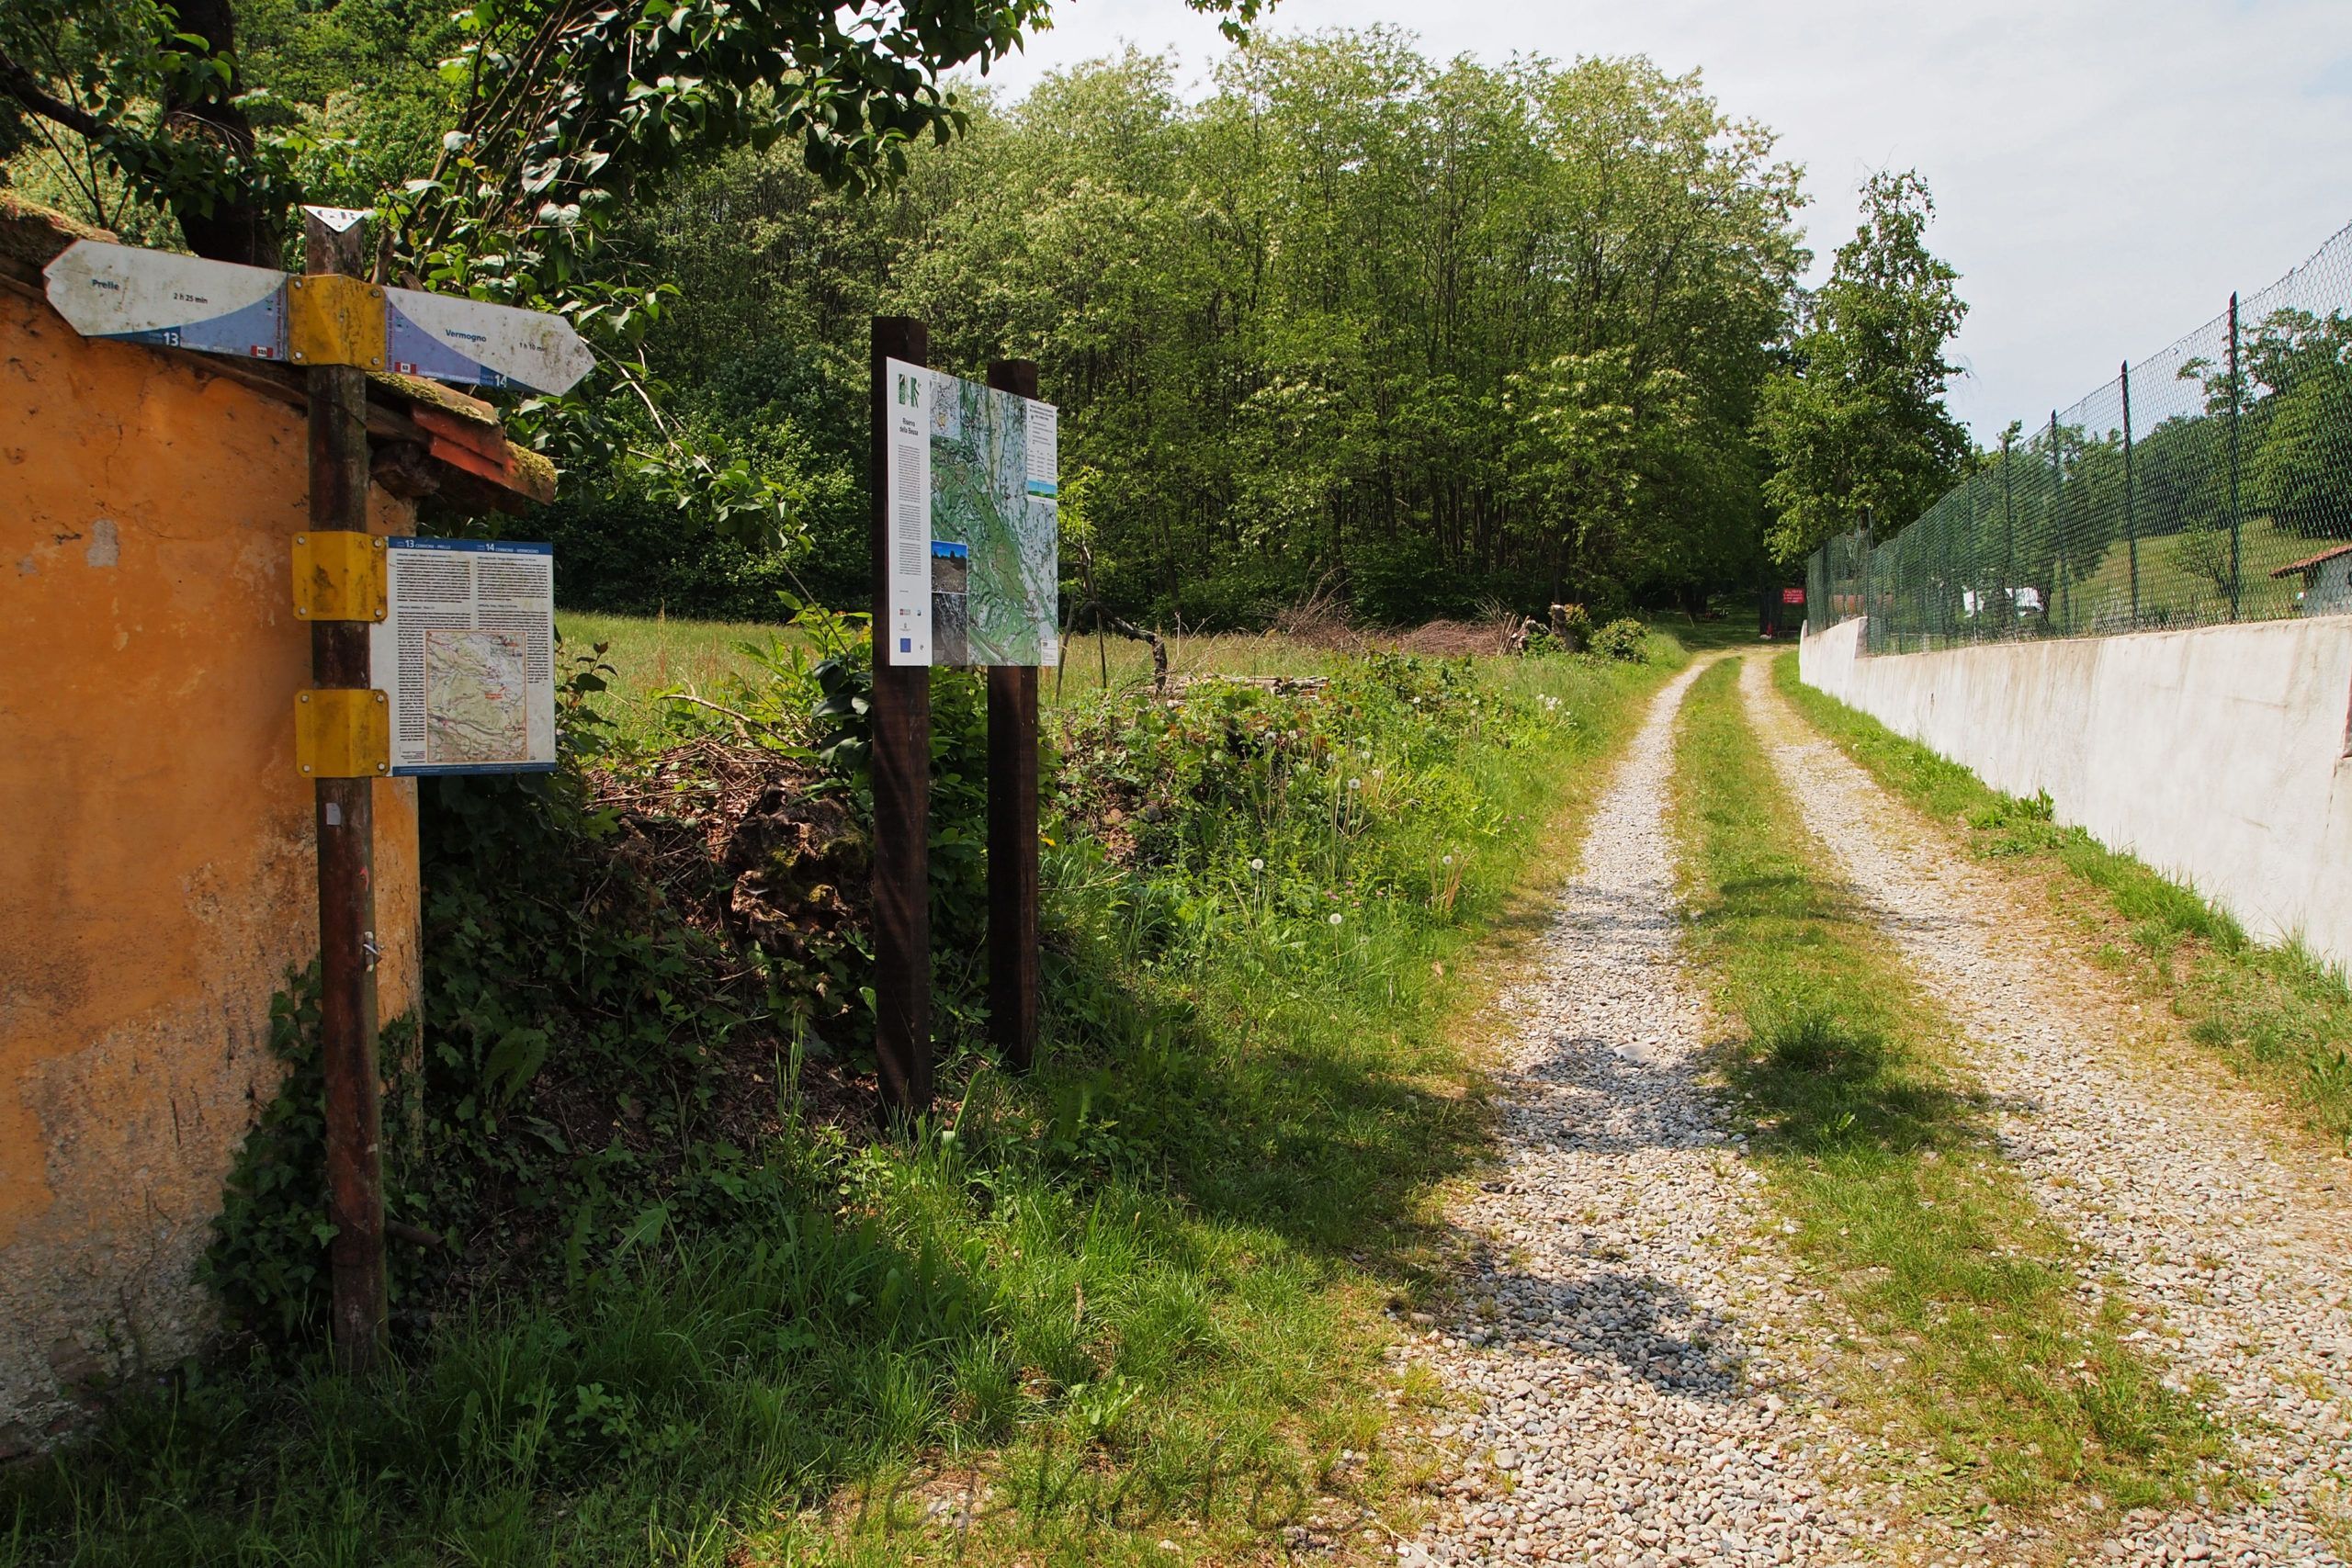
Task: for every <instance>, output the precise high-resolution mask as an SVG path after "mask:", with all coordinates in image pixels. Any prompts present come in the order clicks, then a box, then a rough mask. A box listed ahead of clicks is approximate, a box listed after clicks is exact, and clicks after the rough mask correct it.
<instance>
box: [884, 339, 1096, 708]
mask: <svg viewBox="0 0 2352 1568" xmlns="http://www.w3.org/2000/svg"><path fill="white" fill-rule="evenodd" d="M887 364H888V378H889V388H888V393H889V397H890V404H889V406H888V408H887V409H886V410H885V411H884V412H885V416H886V422H887V426H888V432H889V446H888V472H887V473H886V474H885V476H884V482H885V484H887V485H888V491H889V496H890V531H889V547H890V560H889V574H888V582H889V604H888V633H887V637H886V641H885V645H884V646H885V648H886V650H887V651H888V656H889V660H890V662H891V663H893V664H941V665H956V664H960V665H983V664H1012V665H1022V664H1027V665H1051V664H1057V663H1059V662H1060V660H1061V646H1060V631H1059V622H1060V581H1059V579H1060V572H1061V537H1060V514H1059V500H1060V496H1059V490H1060V483H1059V462H1060V452H1059V446H1060V440H1059V437H1060V415H1059V412H1057V410H1056V409H1055V407H1054V405H1053V404H1051V403H1044V402H1039V401H1037V400H1035V399H1034V398H1023V397H1020V396H1017V395H1015V394H1013V393H1012V392H1001V391H998V390H997V389H994V388H992V387H988V386H984V385H982V384H981V383H979V382H978V381H967V380H964V379H962V378H958V377H955V376H950V375H947V374H945V373H944V372H940V371H933V370H927V369H924V368H923V367H920V366H914V365H907V364H903V363H901V362H900V361H899V360H895V359H893V360H889V361H888V362H887Z"/></svg>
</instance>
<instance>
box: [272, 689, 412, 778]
mask: <svg viewBox="0 0 2352 1568" xmlns="http://www.w3.org/2000/svg"><path fill="white" fill-rule="evenodd" d="M294 764H295V766H296V767H297V768H299V769H300V771H301V773H302V776H303V777H304V778H306V779H372V778H377V777H379V776H381V775H383V774H385V773H390V772H391V771H392V709H391V703H390V699H388V698H387V697H386V696H385V695H384V694H383V693H381V692H371V691H362V690H360V689H359V688H358V687H356V686H321V687H319V688H317V689H315V690H313V691H308V692H300V693H297V694H295V697H294Z"/></svg>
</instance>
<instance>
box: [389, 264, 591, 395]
mask: <svg viewBox="0 0 2352 1568" xmlns="http://www.w3.org/2000/svg"><path fill="white" fill-rule="evenodd" d="M384 293H385V296H386V303H387V304H388V305H389V306H390V310H391V333H390V337H389V339H388V340H387V342H388V352H389V354H390V358H391V367H392V368H393V369H394V370H397V371H399V372H400V373H401V375H403V376H425V377H429V378H432V379H434V380H435V381H456V382H458V383H460V384H462V385H467V386H474V387H509V386H512V387H527V388H529V389H531V390H533V391H535V392H566V391H570V390H571V388H572V386H573V385H574V384H575V383H576V382H578V381H579V379H580V378H582V376H585V375H587V374H588V372H589V371H591V370H594V368H595V367H596V356H595V355H593V354H591V353H590V352H589V351H588V345H587V344H584V343H582V341H581V340H580V334H579V333H576V332H573V331H572V330H571V322H570V321H565V320H564V319H563V318H562V317H561V316H550V315H548V314H546V313H545V312H543V311H539V310H515V308H514V307H513V306H511V305H486V304H484V303H482V301H481V300H479V299H459V298H458V297H457V296H455V295H449V294H420V293H418V292H417V291H416V290H415V289H413V288H388V289H386V290H385V291H384Z"/></svg>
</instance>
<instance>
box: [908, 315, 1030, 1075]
mask: <svg viewBox="0 0 2352 1568" xmlns="http://www.w3.org/2000/svg"><path fill="white" fill-rule="evenodd" d="M929 349H930V340H929V337H928V334H926V333H925V332H924V331H923V327H922V322H920V321H913V320H910V319H909V318H906V317H902V316H880V317H876V318H875V321H874V336H873V344H872V350H871V370H872V395H873V426H872V438H873V444H872V452H871V457H872V465H873V466H872V470H871V471H872V474H873V493H872V506H873V512H872V516H871V525H872V528H871V543H872V547H873V570H874V698H873V703H872V705H871V707H870V709H869V711H868V719H869V722H870V723H871V725H872V728H873V743H872V750H871V753H870V756H871V760H872V771H873V780H874V956H875V976H874V1017H875V1057H876V1064H877V1066H878V1068H879V1077H880V1082H881V1093H882V1106H883V1111H884V1114H885V1116H886V1117H889V1118H893V1119H904V1118H907V1117H910V1116H914V1115H919V1114H921V1113H922V1112H923V1111H926V1110H927V1109H929V1107H930V1104H931V1100H932V1092H933V1085H932V1043H931V922H930V897H931V893H930V874H929V864H928V855H927V851H926V846H927V840H928V835H929V829H930V822H929V801H928V796H929V793H930V786H931V668H932V666H933V664H934V663H954V664H967V663H970V664H980V665H984V666H985V667H986V669H987V671H988V675H987V681H988V716H989V731H988V801H989V805H988V865H989V870H988V885H989V935H988V957H989V1032H990V1035H991V1038H992V1040H993V1043H995V1044H996V1046H997V1048H998V1050H999V1051H1000V1052H1001V1054H1002V1055H1003V1058H1004V1061H1005V1063H1006V1065H1007V1066H1012V1067H1014V1068H1016V1069H1020V1068H1026V1067H1028V1066H1030V1065H1031V1064H1032V1063H1033V1062H1035V1059H1036V1054H1037V1013H1038V974H1037V967H1038V966H1037V957H1038V953H1037V662H1038V661H1039V660H1053V659H1056V658H1057V657H1058V654H1059V645H1058V641H1057V637H1055V635H1054V627H1055V623H1056V622H1057V616H1056V615H1055V613H1054V606H1053V599H1054V595H1055V592H1056V591H1055V586H1054V577H1055V572H1056V566H1057V562H1056V546H1057V538H1056V533H1057V526H1056V522H1055V516H1054V513H1055V510H1056V508H1057V506H1058V490H1059V481H1058V476H1057V461H1058V459H1057V442H1058V439H1059V437H1058V415H1057V412H1056V411H1055V410H1054V409H1052V408H1051V407H1050V406H1048V405H1046V404H1044V403H1041V402H1039V401H1038V400H1037V367H1036V366H1035V364H1033V363H1031V362H1030V361H1028V360H1021V359H1006V360H998V361H997V362H995V363H994V364H992V365H990V366H989V378H988V386H989V390H990V392H991V393H1003V394H1010V397H1007V398H993V397H985V396H983V397H977V398H976V397H975V396H974V394H976V393H977V392H978V389H977V388H974V387H972V386H971V385H970V384H969V383H959V382H957V381H956V380H955V379H954V378H946V377H937V376H934V375H933V373H932V372H931V370H930V368H929V364H928V355H929ZM934 434H936V435H937V438H938V439H939V440H940V441H941V442H942V443H944V445H943V446H940V448H939V452H940V454H942V456H940V457H936V458H935V457H934V455H933V438H934ZM1016 443H1018V445H1015V444H1016ZM958 453H960V454H961V455H960V456H956V454H958ZM982 454H984V456H980V455H982ZM976 457H978V460H979V466H980V468H982V469H983V470H984V471H983V472H982V474H981V475H980V477H979V479H978V484H979V485H980V487H981V488H982V489H983V490H984V491H986V496H985V498H984V499H983V500H981V501H980V502H978V503H977V505H978V510H979V511H980V512H981V513H983V514H984V515H985V517H986V518H987V519H988V521H986V522H985V524H979V523H976V522H975V521H974V518H973V516H972V513H973V511H974V509H975V505H976V503H975V501H974V498H973V488H974V483H975V480H974V479H973V475H972V468H973V464H974V461H975V459H976ZM941 461H952V462H953V463H954V465H955V467H956V469H957V470H958V472H959V474H960V475H961V477H960V478H959V479H956V480H954V481H953V483H952V485H951V486H950V488H949V491H948V493H953V494H956V495H957V496H959V497H960V499H959V500H957V501H956V502H949V503H947V504H945V505H944V508H943V510H942V511H941V512H940V513H939V514H938V516H937V517H936V518H934V515H933V496H932V490H933V483H934V480H935V479H937V478H938V474H939V469H938V468H937V464H938V462H941ZM941 482H942V483H943V484H947V483H948V481H941ZM935 523H936V524H937V525H939V526H940V527H941V528H943V529H944V530H946V532H945V533H944V536H942V537H940V538H936V539H934V538H933V527H934V524H935ZM973 527H983V528H984V529H985V531H986V532H987V533H988V535H989V537H988V538H987V540H986V541H982V540H980V539H979V538H978V537H977V536H973V535H972V534H970V533H969V532H967V530H969V529H971V528H973ZM983 543H985V546H986V548H985V549H983V548H982V545H983ZM1008 545H1009V546H1010V548H1008ZM976 551H978V552H979V553H978V555H976V554H975V552H976ZM982 556H984V557H985V559H982V558H980V557H982ZM943 561H944V563H946V564H945V565H944V566H943V565H942V564H940V563H941V562H943ZM1008 660H1011V662H1008Z"/></svg>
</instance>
